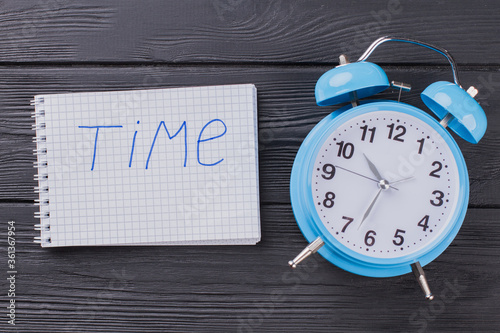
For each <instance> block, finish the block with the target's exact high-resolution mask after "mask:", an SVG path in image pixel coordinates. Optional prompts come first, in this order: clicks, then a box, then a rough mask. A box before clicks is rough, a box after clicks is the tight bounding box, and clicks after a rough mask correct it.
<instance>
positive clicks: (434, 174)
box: [429, 161, 443, 178]
mask: <svg viewBox="0 0 500 333" xmlns="http://www.w3.org/2000/svg"><path fill="white" fill-rule="evenodd" d="M436 165H437V168H436V169H434V170H432V171H431V173H429V176H431V177H436V178H441V176H440V175H438V174H437V173H438V172H439V171H441V169H442V168H443V165H442V164H441V162H438V161H434V162H432V166H436Z"/></svg>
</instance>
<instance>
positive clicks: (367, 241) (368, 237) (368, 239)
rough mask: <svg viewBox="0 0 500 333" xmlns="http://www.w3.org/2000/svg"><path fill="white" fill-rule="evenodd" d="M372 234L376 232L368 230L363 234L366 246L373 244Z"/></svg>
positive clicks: (374, 234)
mask: <svg viewBox="0 0 500 333" xmlns="http://www.w3.org/2000/svg"><path fill="white" fill-rule="evenodd" d="M372 235H373V236H376V235H377V233H376V232H375V231H373V230H368V232H367V233H366V235H365V244H366V246H373V244H375V237H373V236H372Z"/></svg>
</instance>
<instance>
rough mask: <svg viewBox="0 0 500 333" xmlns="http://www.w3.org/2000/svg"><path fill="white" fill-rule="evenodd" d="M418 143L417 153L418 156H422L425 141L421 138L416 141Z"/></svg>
mask: <svg viewBox="0 0 500 333" xmlns="http://www.w3.org/2000/svg"><path fill="white" fill-rule="evenodd" d="M417 142H418V143H420V146H419V147H418V153H419V154H422V151H423V150H424V142H425V139H424V138H422V139H420V140H417Z"/></svg>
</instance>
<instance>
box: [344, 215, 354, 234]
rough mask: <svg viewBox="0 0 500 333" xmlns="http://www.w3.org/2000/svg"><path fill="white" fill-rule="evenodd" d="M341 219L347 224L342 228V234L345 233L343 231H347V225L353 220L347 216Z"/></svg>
mask: <svg viewBox="0 0 500 333" xmlns="http://www.w3.org/2000/svg"><path fill="white" fill-rule="evenodd" d="M342 218H343V219H344V220H347V223H346V224H345V225H344V227H343V228H342V232H345V230H346V229H347V227H348V226H349V224H351V222H352V221H354V219H353V218H352V217H347V216H342Z"/></svg>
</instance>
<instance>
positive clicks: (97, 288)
mask: <svg viewBox="0 0 500 333" xmlns="http://www.w3.org/2000/svg"><path fill="white" fill-rule="evenodd" d="M33 211H34V208H33V207H32V206H31V205H27V204H2V205H0V220H2V221H7V220H10V219H15V220H16V221H17V223H16V226H17V228H18V229H17V232H18V235H19V236H18V237H17V249H18V253H17V262H18V272H19V274H18V279H17V291H18V295H19V296H18V297H17V301H16V302H17V304H18V319H17V320H18V327H19V328H20V332H48V331H50V332H76V331H78V332H139V331H147V332H198V331H209V332H300V331H309V332H345V331H353V332H382V331H394V330H396V331H403V332H406V331H410V332H416V331H419V330H420V329H421V328H423V327H424V326H425V327H426V328H427V329H428V331H432V332H444V331H445V332H451V331H463V332H472V331H475V332H479V331H488V330H489V329H491V328H492V327H498V325H500V315H499V313H498V306H499V305H500V304H499V298H498V296H499V293H500V286H499V285H498V283H497V281H498V279H500V272H499V270H498V265H499V264H500V259H499V258H500V247H499V246H498V244H499V242H500V233H499V232H498V228H496V225H497V222H498V221H497V216H498V214H499V213H500V211H499V210H498V209H471V210H469V213H468V215H467V217H466V220H465V222H464V226H463V227H462V229H461V231H460V233H459V235H458V236H457V238H456V239H455V241H454V242H453V243H452V245H451V246H450V247H449V248H448V249H447V250H446V251H445V253H444V254H442V255H441V256H440V257H439V258H438V259H437V260H435V261H434V262H432V263H431V264H429V265H428V266H426V271H427V275H428V279H429V281H430V283H431V286H432V288H433V291H434V293H435V294H436V295H438V297H440V298H439V301H437V302H435V303H433V304H434V305H431V304H429V303H427V302H425V300H424V298H423V296H422V294H421V291H420V290H419V288H418V286H417V284H416V282H415V281H414V279H413V276H412V275H411V274H407V275H404V276H401V277H395V278H384V279H373V278H367V277H361V276H357V275H353V274H350V273H348V272H345V271H342V270H340V269H338V268H336V267H334V266H332V265H331V264H329V263H328V262H326V261H325V260H323V259H322V258H321V257H320V256H319V255H316V256H314V257H313V258H312V259H311V260H310V261H309V262H306V263H305V264H304V266H302V267H299V268H298V269H297V270H294V271H292V270H290V268H289V267H288V265H287V261H288V260H289V259H290V258H291V257H292V256H294V255H295V254H296V253H297V252H298V251H300V250H301V249H302V248H303V246H305V241H304V239H303V237H302V235H301V234H300V231H299V230H298V227H297V225H296V224H295V221H294V218H293V215H292V213H291V209H290V206H289V205H264V206H263V207H262V228H263V230H262V242H260V243H259V244H258V245H256V246H203V247H196V246H187V247H162V246H159V247H86V248H61V249H50V250H47V249H44V250H41V249H40V248H39V246H38V245H36V244H33V243H32V242H31V240H32V238H31V237H32V236H33V235H34V231H33V230H32V229H31V228H32V222H33V218H32V214H33ZM0 236H1V237H2V239H5V228H3V229H2V230H1V232H0ZM5 251H6V249H5V247H1V248H0V256H1V257H5V255H6V254H5ZM2 280H3V279H2ZM5 285H6V284H5V282H2V283H1V284H0V287H2V288H5V287H4V286H5ZM2 324H3V323H2ZM47 328H50V330H48V329H47Z"/></svg>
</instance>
